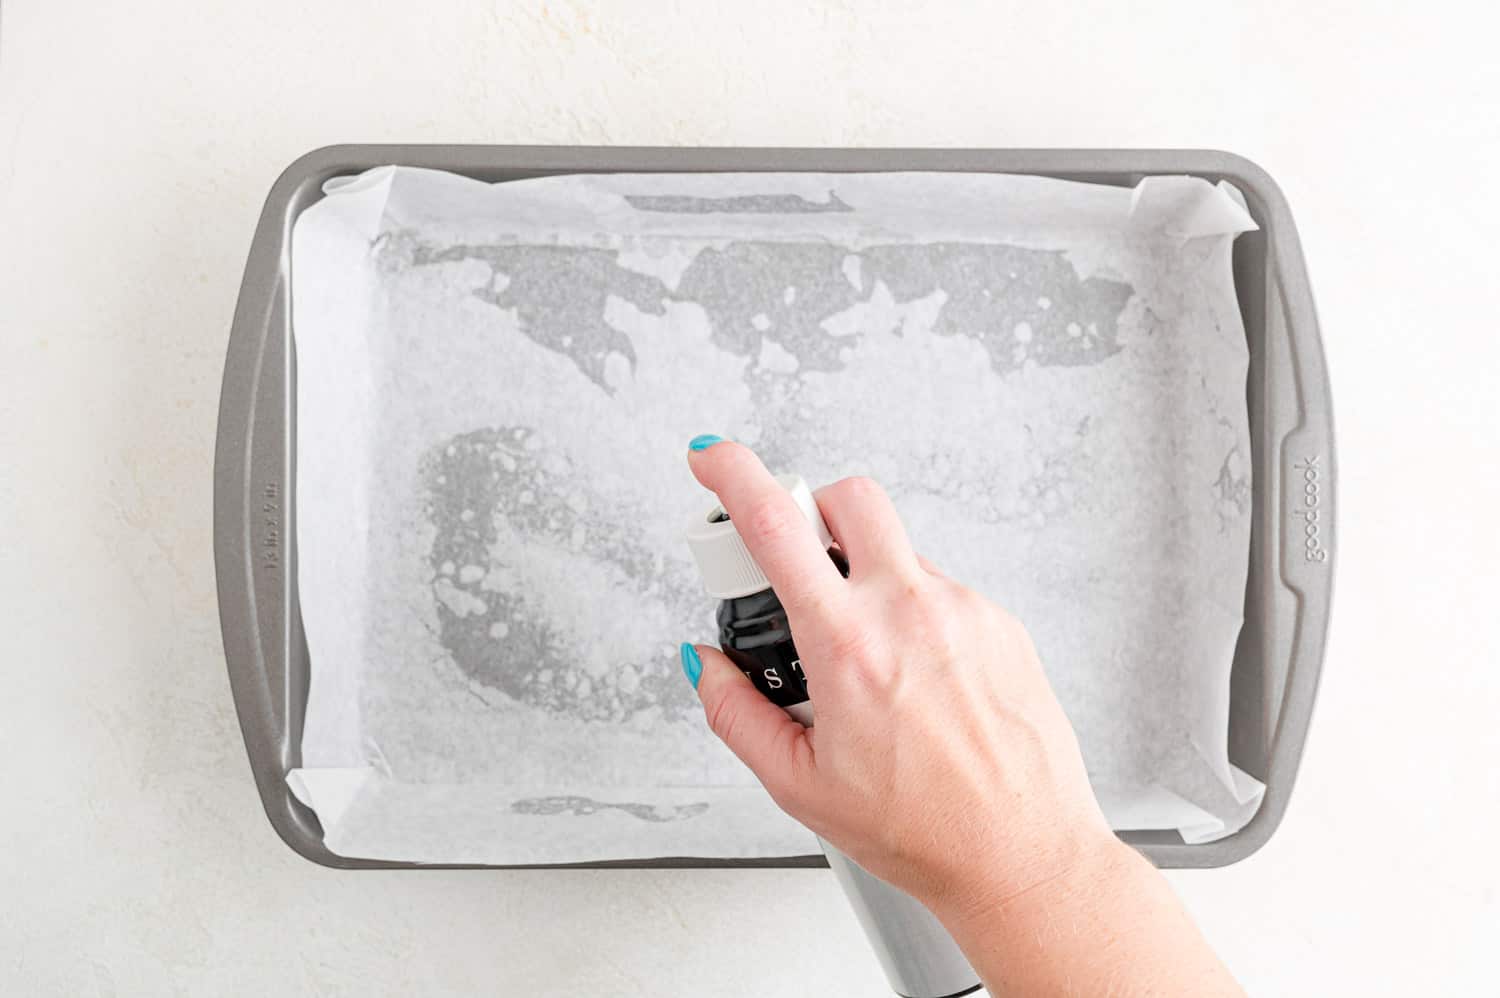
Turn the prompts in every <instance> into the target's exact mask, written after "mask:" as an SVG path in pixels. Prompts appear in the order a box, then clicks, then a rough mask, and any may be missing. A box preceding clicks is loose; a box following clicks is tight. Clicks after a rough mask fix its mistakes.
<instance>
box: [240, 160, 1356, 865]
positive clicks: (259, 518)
mask: <svg viewBox="0 0 1500 998" xmlns="http://www.w3.org/2000/svg"><path fill="white" fill-rule="evenodd" d="M388 163H396V164H401V165H404V166H419V167H430V168H433V169H441V170H451V171H453V172H455V173H461V174H464V175H467V176H470V177H474V178H477V179H480V180H485V181H501V180H517V179H521V178H524V177H536V176H543V175H547V174H556V173H616V172H709V171H772V170H777V171H781V170H784V171H816V172H852V171H895V170H951V171H969V172H994V173H1031V174H1041V175H1045V176H1051V177H1060V178H1065V179H1069V180H1080V181H1088V182H1092V183H1103V184H1117V185H1126V186H1131V185H1134V184H1135V183H1136V182H1137V181H1139V180H1140V179H1141V178H1142V177H1145V176H1149V175H1152V174H1183V173H1187V174H1194V175H1196V176H1200V177H1204V178H1207V179H1209V180H1213V181H1217V180H1221V179H1222V180H1227V181H1229V182H1230V183H1232V184H1233V185H1234V186H1235V187H1237V188H1238V189H1239V190H1240V191H1241V192H1242V193H1243V194H1244V196H1245V199H1246V201H1247V203H1248V206H1249V209H1250V214H1251V215H1252V216H1253V217H1254V218H1255V221H1256V222H1257V223H1258V224H1259V225H1260V231H1258V232H1252V233H1246V234H1244V235H1242V236H1240V237H1239V239H1238V240H1237V241H1236V243H1235V249H1234V272H1235V280H1236V284H1237V288H1238V293H1239V300H1240V308H1241V311H1242V313H1243V315H1244V320H1245V331H1246V335H1247V337H1248V338H1249V346H1250V372H1249V381H1248V385H1247V392H1246V401H1247V404H1248V405H1249V410H1250V432H1251V449H1252V464H1253V471H1254V496H1253V526H1252V531H1251V539H1250V573H1249V580H1248V583H1247V586H1246V591H1245V625H1244V628H1243V630H1242V632H1241V634H1240V639H1239V644H1238V646H1237V648H1236V650H1235V659H1234V671H1233V674H1232V680H1231V696H1230V723H1229V738H1230V746H1229V755H1230V758H1231V759H1232V760H1233V761H1234V762H1235V763H1236V764H1237V765H1239V766H1240V768H1242V769H1244V770H1245V771H1246V772H1248V773H1250V774H1252V775H1254V776H1256V777H1258V778H1259V779H1261V780H1262V781H1263V782H1264V783H1265V785H1266V791H1265V796H1264V799H1263V802H1262V803H1261V806H1260V810H1259V811H1258V812H1257V813H1256V815H1255V817H1254V818H1253V819H1252V820H1251V821H1250V823H1249V824H1248V825H1246V826H1245V827H1244V828H1243V829H1241V830H1240V831H1239V832H1236V833H1235V834H1233V835H1230V836H1228V837H1227V838H1224V839H1220V840H1219V841H1217V842H1211V843H1206V844H1200V845H1188V844H1186V843H1184V842H1183V841H1182V839H1181V838H1180V837H1179V836H1178V835H1177V833H1176V832H1167V831H1163V832H1127V833H1122V838H1124V839H1125V840H1126V841H1127V842H1130V843H1131V844H1132V845H1134V846H1135V847H1137V848H1138V849H1140V850H1141V851H1142V852H1143V853H1145V854H1146V856H1148V857H1149V858H1150V859H1151V860H1152V861H1153V862H1155V863H1156V864H1157V865H1158V866H1162V867H1211V866H1223V865H1226V864H1229V863H1233V862H1235V861H1237V860H1240V859H1243V858H1244V857H1245V856H1248V855H1249V854H1250V853H1252V852H1254V851H1255V850H1256V849H1257V848H1259V847H1260V846H1261V845H1262V844H1264V843H1265V842H1266V840H1267V839H1269V838H1270V836H1271V834H1272V833H1273V832H1274V831H1275V829H1276V826H1277V824H1278V823H1279V822H1280V821H1281V816H1282V814H1283V813H1284V812H1285V810H1286V805H1287V799H1288V798H1289V796H1290V795H1291V791H1292V784H1293V782H1294V780H1295V779H1296V775H1297V766H1298V763H1299V761H1300V759H1301V754H1302V745H1303V742H1304V740H1305V738H1306V735H1307V726H1308V723H1309V720H1310V719H1311V716H1312V708H1313V701H1314V699H1315V695H1316V692H1317V686H1318V673H1319V670H1320V669H1321V667H1322V662H1323V645H1324V638H1325V635H1326V633H1327V628H1328V612H1329V600H1330V597H1331V594H1332V585H1333V562H1334V553H1335V552H1336V550H1337V548H1338V545H1337V535H1336V533H1335V529H1334V520H1335V517H1334V512H1335V509H1336V502H1335V489H1334V485H1335V480H1336V476H1335V468H1336V465H1335V455H1334V451H1333V414H1332V408H1331V403H1330V398H1329V390H1328V379H1327V374H1326V372H1325V369H1324V362H1323V348H1322V342H1321V340H1320V338H1319V334H1318V321H1317V316H1316V314H1315V312H1314V310H1313V300H1312V293H1311V291H1310V289H1309V287H1308V280H1307V271H1306V267H1305V265H1304V263H1303V259H1302V248H1301V246H1300V244H1299V243H1298V240H1297V230H1296V228H1295V226H1294V225H1293V223H1292V216H1291V212H1290V210H1289V209H1288V207H1287V204H1286V200H1285V198H1283V197H1282V194H1281V191H1280V190H1278V189H1277V187H1276V184H1275V183H1274V182H1273V181H1272V180H1271V178H1270V177H1269V176H1267V174H1266V173H1265V171H1263V170H1261V169H1260V168H1259V167H1258V166H1256V165H1255V164H1253V163H1251V162H1249V161H1248V160H1245V159H1243V158H1241V157H1239V156H1234V155H1231V154H1228V153H1222V152H1211V151H1198V150H1093V149H943V150H937V149H670V148H663V149H643V148H606V147H578V146H567V147H563V146H559V147H539V146H445V145H430V146H408V145H348V146H329V147H327V148H324V149H318V150H316V151H314V152H311V153H308V154H307V155H305V156H303V157H302V158H301V159H298V160H297V161H296V162H295V163H293V164H292V165H291V166H289V167H287V169H286V170H285V172H283V173H282V175H281V176H280V178H278V179H277V181H276V183H275V184H274V185H273V186H272V188H271V192H270V194H269V196H268V197H267V198H266V203H265V207H264V208H263V209H262V212H261V216H260V223H259V225H258V226H257V227H256V230H255V238H254V241H253V242H252V243H251V246H250V256H249V260H248V262H247V263H246V265H245V278H244V282H243V284H242V285H241V286H240V296H239V303H238V305H237V306H236V308H235V312H234V326H233V328H232V329H231V330H230V336H229V352H228V357H227V359H226V362H225V367H224V385H223V391H222V394H221V397H220V402H219V435H218V446H217V450H216V453H215V458H214V559H215V562H216V567H217V573H218V585H219V617H220V621H221V624H222V627H223V631H224V654H225V657H226V659H227V660H228V665H229V679H230V685H231V687H232V688H233V691H234V701H235V707H236V709H237V710H238V712H239V718H240V728H241V730H242V731H243V732H244V736H245V747H246V749H247V750H248V751H249V754H250V765H251V769H252V771H253V772H254V774H255V782H256V786H257V787H258V788H259V790H260V797H261V801H262V803H263V804H264V805H265V809H266V814H267V816H269V817H270V819H271V824H272V826H274V827H275V829H276V831H277V833H278V834H280V836H281V837H282V839H284V840H285V841H286V843H287V844H288V845H289V846H291V847H292V848H293V849H295V850H296V851H297V852H299V853H301V854H302V855H303V856H305V857H307V858H308V859H310V860H313V861H314V862H316V863H321V864H323V865H325V866H336V867H345V868H397V867H411V866H416V865H418V864H411V863H392V862H378V861H371V860H359V859H347V858H344V857H341V856H336V855H334V854H333V853H331V852H329V851H328V849H327V848H326V847H325V846H324V845H323V836H322V829H321V828H320V827H319V825H318V821H317V818H316V817H315V816H314V815H313V813H312V812H311V811H310V810H308V809H307V808H306V807H304V806H303V805H302V804H301V803H300V802H299V801H297V800H296V799H295V798H294V797H293V796H292V794H291V792H290V791H289V790H288V788H287V784H286V774H287V772H288V771H289V770H291V769H293V768H295V767H296V766H297V765H299V762H300V744H301V739H302V718H303V709H304V707H305V705H306V698H307V688H308V657H307V644H306V640H305V638H304V635H303V630H302V618H301V613H300V610H299V607H298V601H297V544H296V529H295V527H296V512H297V510H296V498H297V497H296V491H295V484H294V475H293V469H294V468H295V461H296V442H297V432H296V431H297V414H296V411H295V398H296V392H295V378H296V364H295V357H294V353H293V348H292V328H291V313H290V308H289V287H288V282H289V280H290V275H291V264H290V246H291V234H292V223H293V222H294V221H295V220H296V218H297V215H298V214H299V213H300V212H301V211H303V209H305V208H307V207H308V206H309V205H310V204H312V203H313V202H315V201H316V200H318V198H320V197H321V196H322V185H323V182H324V181H325V180H327V179H328V178H330V177H334V176H338V175H340V174H350V173H358V172H360V171H362V170H366V169H369V168H370V167H374V166H380V165H384V164H388ZM575 865H577V866H587V867H606V866H613V867H700V866H704V867H706V866H776V867H780V866H823V865H825V864H824V860H823V857H822V856H790V857H779V858H768V859H758V860H726V859H704V858H695V857H663V858H656V859H649V860H636V861H623V862H609V863H580V864H575Z"/></svg>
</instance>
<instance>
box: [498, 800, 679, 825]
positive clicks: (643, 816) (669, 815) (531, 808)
mask: <svg viewBox="0 0 1500 998" xmlns="http://www.w3.org/2000/svg"><path fill="white" fill-rule="evenodd" d="M510 809H511V811H513V812H515V813H516V814H535V815H541V816H544V817H551V816H552V815H556V814H572V815H585V814H597V813H598V812H600V811H623V812H625V813H626V814H628V815H630V816H631V817H633V818H639V819H640V820H641V821H654V822H664V821H682V820H683V819H685V818H696V817H697V816H698V815H700V814H702V813H703V812H705V811H707V810H708V804H707V802H699V803H694V804H679V805H668V804H663V805H651V804H613V803H609V802H607V801H597V800H594V799H592V798H589V797H576V796H571V795H568V796H559V797H529V798H527V799H525V800H518V801H516V802H515V803H513V804H511V806H510Z"/></svg>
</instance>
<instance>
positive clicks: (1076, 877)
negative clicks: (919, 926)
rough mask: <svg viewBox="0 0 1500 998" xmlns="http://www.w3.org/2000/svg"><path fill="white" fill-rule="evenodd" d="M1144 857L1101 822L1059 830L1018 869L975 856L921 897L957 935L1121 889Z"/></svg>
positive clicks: (1052, 913)
mask: <svg viewBox="0 0 1500 998" xmlns="http://www.w3.org/2000/svg"><path fill="white" fill-rule="evenodd" d="M1143 863H1144V860H1143V859H1142V858H1141V857H1140V855H1139V854H1137V853H1136V852H1135V850H1133V849H1131V848H1130V847H1129V846H1127V845H1126V844H1125V843H1123V842H1121V841H1120V840H1119V839H1118V838H1116V837H1115V835H1114V833H1113V832H1112V831H1110V830H1109V829H1108V828H1106V827H1102V826H1101V827H1100V828H1098V829H1097V830H1094V829H1090V830H1088V831H1085V832H1083V833H1081V834H1077V835H1071V836H1060V837H1059V838H1057V839H1055V840H1053V841H1052V842H1051V843H1049V844H1048V846H1046V847H1043V848H1038V849H1036V850H1034V851H1033V855H1032V857H1031V859H1030V860H1029V861H1028V862H1027V864H1026V865H1025V866H1024V867H1022V868H1020V869H1017V868H1016V865H1015V864H1014V863H1010V864H1005V863H993V862H987V861H986V860H985V859H984V858H982V857H976V858H975V863H974V866H973V868H972V869H970V870H968V871H967V873H966V875H965V876H964V877H963V878H962V879H961V880H955V881H953V882H952V883H951V884H950V885H949V886H947V887H945V888H944V889H942V890H941V891H940V892H939V896H936V897H933V898H924V899H923V900H924V901H925V903H926V904H927V905H928V907H929V908H931V909H932V911H933V913H934V914H935V915H937V917H938V919H939V920H940V921H942V922H943V924H944V925H945V926H946V927H947V928H948V930H949V931H950V932H951V933H953V935H954V936H955V937H956V938H957V937H960V936H961V935H962V934H967V931H968V930H971V928H972V930H973V931H980V929H979V927H981V926H986V925H988V924H990V923H992V922H994V921H996V920H997V919H1002V920H1004V921H1005V922H1006V923H1007V924H1009V925H1012V926H1015V927H1020V926H1021V925H1024V924H1025V923H1026V922H1027V921H1029V920H1030V919H1031V918H1032V917H1034V916H1035V917H1042V918H1050V917H1054V916H1055V915H1056V913H1057V912H1059V911H1060V910H1063V909H1066V908H1069V907H1071V906H1074V905H1076V904H1078V903H1079V902H1081V901H1086V902H1087V903H1098V901H1099V900H1100V899H1101V898H1103V897H1105V896H1108V895H1110V894H1113V893H1116V892H1117V891H1118V890H1121V889H1124V888H1123V887H1122V885H1125V884H1128V883H1129V881H1131V880H1132V879H1133V878H1134V876H1135V875H1136V874H1137V873H1138V871H1139V870H1140V869H1141V867H1142V864H1143ZM1147 869H1149V867H1147Z"/></svg>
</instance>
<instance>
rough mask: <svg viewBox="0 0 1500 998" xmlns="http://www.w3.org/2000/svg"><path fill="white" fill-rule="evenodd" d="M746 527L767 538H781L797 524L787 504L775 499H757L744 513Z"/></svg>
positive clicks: (788, 534)
mask: <svg viewBox="0 0 1500 998" xmlns="http://www.w3.org/2000/svg"><path fill="white" fill-rule="evenodd" d="M743 520H744V523H745V529H746V530H747V531H749V532H750V533H752V534H754V535H755V536H757V537H760V538H763V539H765V540H771V541H776V540H781V539H783V538H785V537H788V536H790V535H791V533H792V530H793V528H794V527H795V526H796V523H795V521H794V520H793V519H792V517H791V515H790V513H789V512H788V511H787V510H786V508H785V504H783V503H778V502H776V501H775V500H773V499H757V500H756V501H755V502H753V503H752V504H751V505H750V508H749V509H748V510H746V511H745V513H744V515H743Z"/></svg>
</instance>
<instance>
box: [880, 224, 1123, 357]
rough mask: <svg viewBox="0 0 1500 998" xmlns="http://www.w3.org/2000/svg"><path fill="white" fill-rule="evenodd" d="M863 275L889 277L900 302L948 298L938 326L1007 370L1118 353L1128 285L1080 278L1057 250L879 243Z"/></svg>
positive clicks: (964, 244) (975, 244) (983, 245)
mask: <svg viewBox="0 0 1500 998" xmlns="http://www.w3.org/2000/svg"><path fill="white" fill-rule="evenodd" d="M863 256H864V258H865V268H864V270H865V272H866V273H867V274H869V275H871V276H872V277H873V279H875V280H880V281H883V282H885V284H886V285H887V286H888V287H889V288H890V289H891V292H892V293H893V294H894V296H895V299H896V301H897V302H905V301H911V300H914V299H917V298H925V297H926V296H928V295H930V294H932V293H934V292H935V291H942V292H943V293H944V295H945V296H946V300H945V301H944V303H943V307H942V310H941V311H940V312H939V313H938V316H937V320H936V322H935V323H934V327H933V329H934V331H935V332H936V333H938V334H939V335H943V336H967V337H970V338H972V339H974V340H977V341H978V342H979V343H980V344H982V345H983V346H984V348H985V350H986V352H988V353H989V355H990V365H991V366H992V367H993V368H994V369H995V370H996V371H998V372H1000V373H1002V374H1003V373H1005V372H1007V371H1010V370H1013V369H1015V368H1017V367H1020V366H1022V365H1023V364H1024V363H1026V362H1027V361H1032V362H1034V363H1035V364H1036V365H1037V366H1039V367H1053V366H1063V367H1078V366H1082V365H1085V364H1097V363H1099V362H1100V361H1103V360H1107V359H1108V358H1109V357H1112V356H1113V355H1115V354H1116V353H1119V352H1120V350H1121V344H1120V342H1119V338H1118V337H1119V331H1118V323H1119V317H1120V312H1121V311H1122V310H1123V309H1124V308H1125V303H1126V302H1127V301H1129V300H1130V297H1131V295H1132V294H1133V293H1134V292H1133V289H1132V288H1131V286H1130V285H1129V284H1125V283H1123V282H1121V281H1114V280H1109V279H1107V278H1102V277H1086V278H1081V277H1079V276H1078V272H1077V271H1076V270H1075V269H1074V268H1073V265H1072V264H1071V263H1070V262H1069V261H1068V260H1067V258H1066V257H1065V256H1064V255H1063V254H1062V253H1059V252H1054V251H1049V250H1034V249H1023V248H1021V247H1017V246H1005V245H998V244H994V245H992V244H984V243H933V244H930V245H919V246H875V247H872V248H870V249H869V250H866V251H865V252H864V254H863Z"/></svg>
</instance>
